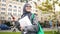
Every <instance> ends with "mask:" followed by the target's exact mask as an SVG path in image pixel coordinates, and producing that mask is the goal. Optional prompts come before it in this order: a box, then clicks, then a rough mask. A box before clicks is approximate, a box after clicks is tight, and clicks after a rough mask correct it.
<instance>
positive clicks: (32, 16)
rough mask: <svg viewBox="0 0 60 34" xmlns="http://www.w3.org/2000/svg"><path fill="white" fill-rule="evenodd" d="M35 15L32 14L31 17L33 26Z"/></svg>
mask: <svg viewBox="0 0 60 34" xmlns="http://www.w3.org/2000/svg"><path fill="white" fill-rule="evenodd" d="M34 17H35V16H34V13H32V15H31V23H32V24H33V19H34Z"/></svg>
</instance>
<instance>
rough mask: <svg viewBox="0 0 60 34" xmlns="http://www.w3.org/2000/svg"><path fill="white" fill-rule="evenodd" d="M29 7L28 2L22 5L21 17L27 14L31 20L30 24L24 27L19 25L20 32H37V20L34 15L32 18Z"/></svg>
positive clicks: (23, 33)
mask: <svg viewBox="0 0 60 34" xmlns="http://www.w3.org/2000/svg"><path fill="white" fill-rule="evenodd" d="M31 8H32V7H31V5H30V4H28V3H26V4H25V5H24V8H23V15H22V16H21V18H23V17H25V16H28V18H29V19H30V20H31V24H32V26H26V27H25V28H22V27H21V32H22V34H37V32H38V21H37V18H36V15H34V19H32V13H31ZM28 23H29V22H28Z"/></svg>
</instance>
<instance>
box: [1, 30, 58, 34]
mask: <svg viewBox="0 0 60 34" xmlns="http://www.w3.org/2000/svg"><path fill="white" fill-rule="evenodd" d="M0 34H21V32H0ZM44 34H53V32H52V31H45V32H44ZM54 34H58V33H57V32H54Z"/></svg>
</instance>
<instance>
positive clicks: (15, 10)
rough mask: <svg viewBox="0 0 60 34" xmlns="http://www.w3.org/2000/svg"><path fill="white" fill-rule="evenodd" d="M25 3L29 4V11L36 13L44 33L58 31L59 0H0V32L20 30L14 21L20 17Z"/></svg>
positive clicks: (59, 21)
mask: <svg viewBox="0 0 60 34" xmlns="http://www.w3.org/2000/svg"><path fill="white" fill-rule="evenodd" d="M25 3H30V4H31V6H32V11H31V12H32V13H35V14H37V18H38V20H39V22H40V24H41V26H42V28H43V30H44V31H45V34H48V33H50V34H56V33H58V32H60V0H0V32H1V34H3V32H10V33H11V32H14V33H16V32H20V31H19V27H16V25H17V26H18V23H16V22H17V21H18V20H19V19H20V18H21V15H22V13H23V11H22V9H23V6H24V4H25ZM13 22H15V23H13ZM16 34H17V33H16ZM58 34H59V33H58Z"/></svg>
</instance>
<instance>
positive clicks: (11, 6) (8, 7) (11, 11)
mask: <svg viewBox="0 0 60 34" xmlns="http://www.w3.org/2000/svg"><path fill="white" fill-rule="evenodd" d="M22 5H23V3H21V2H17V1H13V0H0V22H4V21H12V17H11V15H13V16H14V17H15V19H16V20H17V19H18V18H20V17H21V14H22V12H21V10H22V9H21V8H22Z"/></svg>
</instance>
